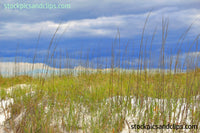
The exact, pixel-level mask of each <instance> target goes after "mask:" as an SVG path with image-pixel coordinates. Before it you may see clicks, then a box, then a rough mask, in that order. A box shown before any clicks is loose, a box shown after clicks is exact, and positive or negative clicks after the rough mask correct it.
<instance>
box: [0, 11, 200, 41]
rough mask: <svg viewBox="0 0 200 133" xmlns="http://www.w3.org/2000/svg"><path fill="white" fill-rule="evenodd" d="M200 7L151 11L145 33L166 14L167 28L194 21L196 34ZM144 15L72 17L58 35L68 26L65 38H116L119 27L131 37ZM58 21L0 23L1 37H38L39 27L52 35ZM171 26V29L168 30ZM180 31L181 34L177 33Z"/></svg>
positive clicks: (179, 27)
mask: <svg viewBox="0 0 200 133" xmlns="http://www.w3.org/2000/svg"><path fill="white" fill-rule="evenodd" d="M199 12H200V10H199V9H192V10H181V11H180V10H176V8H165V9H161V10H158V11H155V12H152V14H151V16H150V19H149V22H148V25H147V29H146V33H147V34H152V32H153V30H154V27H155V26H158V29H159V30H161V20H162V16H164V17H169V22H170V23H169V24H170V25H169V30H172V31H174V30H179V29H187V27H188V26H189V25H190V24H191V23H192V22H194V20H195V19H196V21H195V23H194V24H193V27H194V28H193V29H192V30H191V31H192V32H193V33H194V34H199V33H198V31H200V23H199V22H200V21H199V19H200V18H199V17H200V14H199ZM147 14H148V13H144V14H131V15H118V16H110V17H98V18H96V19H80V20H71V21H67V22H64V23H62V25H61V28H60V30H59V32H58V34H62V33H63V31H64V30H65V28H67V30H66V32H65V34H64V37H69V38H71V37H94V36H95V37H99V36H100V37H111V38H113V37H115V34H116V31H117V28H119V29H120V34H121V37H133V36H135V35H138V34H139V35H140V34H141V31H142V28H143V25H144V22H145V19H146V16H147ZM58 25H59V23H56V22H53V21H43V22H36V23H19V22H18V23H17V22H8V23H6V22H1V23H0V29H1V30H0V38H1V39H7V38H11V39H15V38H31V37H37V35H38V33H39V31H40V30H41V29H42V34H43V35H45V36H49V35H52V34H53V33H54V32H55V30H56V28H57V27H58ZM170 28H171V29H170ZM180 34H181V33H180Z"/></svg>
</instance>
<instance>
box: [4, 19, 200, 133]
mask: <svg viewBox="0 0 200 133" xmlns="http://www.w3.org/2000/svg"><path fill="white" fill-rule="evenodd" d="M147 21H148V17H147V20H146V22H145V25H144V28H143V33H142V37H141V44H139V46H140V51H139V59H138V62H137V64H138V67H137V68H130V69H129V71H126V70H125V69H123V67H122V66H123V64H122V65H118V67H115V66H117V65H115V64H121V63H122V62H121V60H120V59H121V58H119V60H117V61H116V58H115V57H116V55H115V54H114V52H113V53H112V60H111V64H110V66H111V67H109V68H107V69H106V68H105V69H104V68H102V69H99V68H98V69H97V68H96V69H91V70H89V69H87V68H84V67H83V68H82V69H83V70H82V71H80V72H78V73H77V74H76V75H74V74H73V73H64V72H63V71H60V73H59V74H54V73H52V74H51V75H50V76H47V72H48V70H47V69H48V68H47V67H45V66H44V68H43V69H45V70H46V73H44V74H43V75H42V76H41V75H38V76H31V75H14V76H12V77H4V76H0V88H1V90H0V97H1V104H0V105H1V111H2V112H1V115H2V117H3V116H4V117H5V118H4V119H5V120H4V121H3V123H2V125H1V127H2V128H1V130H2V131H4V132H14V133H36V132H38V133H66V132H69V133H72V132H84V133H86V132H91V133H105V132H113V133H117V132H124V133H125V132H180V131H184V132H194V133H198V132H200V130H199V129H197V128H195V125H200V82H199V81H200V69H199V54H198V55H196V57H195V60H192V59H193V58H189V57H187V56H186V57H185V59H184V62H183V65H184V66H186V69H185V70H184V71H183V66H182V65H180V64H179V58H178V56H179V53H180V50H181V48H180V47H181V43H182V41H183V40H184V35H185V34H187V32H188V30H189V28H188V29H187V30H186V32H185V33H183V36H182V37H181V38H180V39H179V40H178V44H177V46H176V48H177V51H178V52H177V55H176V56H177V58H176V57H174V56H173V55H171V57H172V56H173V59H174V58H175V60H173V59H172V58H167V59H168V60H166V58H165V52H164V51H165V43H166V39H167V33H168V23H167V21H164V20H163V27H162V43H161V50H160V51H161V52H160V60H159V61H158V62H159V63H160V68H157V69H156V70H153V69H151V60H149V61H148V62H147V61H146V59H145V51H146V49H145V48H146V45H153V38H154V35H152V42H151V43H150V44H146V43H145V40H144V38H143V36H144V31H145V26H146V23H147ZM58 29H59V27H58ZM58 29H57V30H56V32H55V34H54V35H53V37H52V40H51V42H50V44H49V49H48V50H49V51H50V49H51V48H52V47H53V46H54V45H56V44H54V43H53V40H54V39H55V38H54V37H55V35H56V33H57V31H58ZM117 38H118V39H116V40H119V41H120V33H119V31H118V35H117ZM198 39H199V36H198V37H197V38H196V40H194V43H193V44H191V45H193V46H196V47H197V48H196V53H198ZM114 45H115V44H113V46H114ZM117 45H120V44H119V43H117ZM110 51H111V52H112V51H113V50H110ZM54 52H55V50H54V47H53V53H54ZM53 53H50V52H48V53H47V59H46V62H53ZM121 56H122V55H121ZM122 59H123V57H122ZM189 59H190V60H189ZM34 60H35V57H33V64H34ZM166 62H168V63H166ZM44 63H45V62H44ZM16 64H17V63H16ZM191 64H193V66H194V67H193V68H192V69H191V68H190V67H187V66H191ZM167 65H168V68H169V69H168V70H165V66H167ZM184 68H185V67H184ZM61 69H62V68H58V70H61ZM66 70H67V69H66ZM5 102H6V104H4V103H5ZM134 124H140V125H142V124H145V125H167V124H171V125H172V124H176V125H192V126H190V128H191V129H133V125H134Z"/></svg>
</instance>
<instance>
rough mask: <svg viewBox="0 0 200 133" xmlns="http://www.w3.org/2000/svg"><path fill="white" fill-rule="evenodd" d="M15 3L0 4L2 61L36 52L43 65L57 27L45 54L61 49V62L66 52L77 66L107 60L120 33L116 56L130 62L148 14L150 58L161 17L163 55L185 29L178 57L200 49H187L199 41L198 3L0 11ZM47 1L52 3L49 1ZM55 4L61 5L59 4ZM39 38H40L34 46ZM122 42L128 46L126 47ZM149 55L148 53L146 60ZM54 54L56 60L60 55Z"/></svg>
mask: <svg viewBox="0 0 200 133" xmlns="http://www.w3.org/2000/svg"><path fill="white" fill-rule="evenodd" d="M16 2H18V3H20V2H22V1H16V0H9V1H8V0H3V1H2V2H1V3H0V5H1V6H0V12H1V14H0V18H1V21H0V46H1V49H0V59H1V60H0V61H2V60H3V61H6V59H8V60H7V61H14V60H15V57H16V56H20V57H21V59H24V60H22V61H24V62H25V61H26V60H25V59H28V58H32V57H34V54H35V51H37V55H38V56H37V58H36V62H44V59H43V58H44V57H46V56H47V53H48V46H49V44H50V41H51V38H52V36H53V34H54V33H55V31H56V29H57V28H58V27H59V25H60V28H59V30H58V32H57V33H56V36H55V38H54V42H53V44H55V45H53V46H52V48H51V50H50V51H51V52H53V51H55V52H56V53H58V52H59V51H62V53H63V55H62V56H61V57H60V58H65V57H66V55H65V54H66V53H68V54H69V55H70V58H71V59H73V60H77V62H79V61H80V60H81V59H80V56H82V57H81V58H83V59H85V60H86V59H87V58H89V60H91V61H92V60H93V61H94V60H95V61H96V60H97V58H101V59H105V58H108V59H109V58H110V57H111V48H112V44H113V43H114V40H115V38H117V39H118V40H119V35H120V44H121V45H123V46H120V47H118V46H116V48H115V52H116V54H117V53H119V51H120V53H121V54H122V55H123V54H125V53H127V55H126V57H125V59H126V61H128V59H129V58H131V59H132V60H137V58H138V51H139V46H140V43H141V37H142V30H143V27H144V23H145V20H146V18H147V16H148V14H150V16H149V19H148V22H147V25H146V28H145V32H144V42H147V44H148V47H147V51H148V50H149V49H150V43H151V38H152V36H153V34H154V31H155V29H156V34H155V39H154V42H153V44H152V53H153V54H154V57H155V58H157V56H158V55H159V54H160V48H161V44H162V20H163V19H164V21H165V22H169V27H168V36H167V40H166V51H165V52H166V55H167V54H171V55H172V56H176V54H177V51H176V50H175V51H173V49H175V47H176V46H175V45H177V44H178V43H179V39H180V37H181V36H182V35H183V33H185V32H186V31H187V29H188V28H189V27H190V26H191V28H190V30H189V32H188V33H187V35H186V36H184V39H183V43H182V48H181V51H182V53H181V54H182V55H184V54H186V53H188V52H191V53H194V52H197V51H200V50H199V47H198V49H197V50H196V49H195V46H194V47H192V48H190V47H191V45H192V44H193V43H194V40H195V39H196V41H198V40H199V34H200V32H199V31H200V2H199V1H198V0H191V1H186V0H173V1H172V0H163V1H159V0H152V1H148V0H142V1H141V0H134V1H130V0H124V1H120V0H107V1H101V2H98V3H97V2H96V1H90V0H85V1H81V0H74V1H68V2H70V4H71V8H70V9H51V10H50V9H22V10H20V9H5V8H4V4H8V3H16ZM26 2H27V3H42V2H45V1H44V0H40V1H39V0H34V1H29V0H28V1H26ZM48 2H49V3H56V2H55V1H53V0H49V1H48ZM60 2H64V1H62V0H60ZM57 3H58V2H57ZM40 32H41V34H40ZM39 34H40V40H39V43H38V44H37V41H38V36H39ZM195 43H196V42H195ZM126 44H129V45H128V48H126ZM54 48H55V49H54ZM36 49H37V50H36ZM133 49H134V51H135V52H134V53H133V52H132V51H133ZM170 50H172V52H171V53H170ZM127 51H128V52H127ZM64 53H65V54H64ZM88 53H89V57H88ZM148 54H149V53H148V52H147V56H148V57H149V56H150V55H148ZM53 56H54V57H55V58H58V57H59V54H55V55H53ZM41 57H43V58H41ZM120 58H121V57H120ZM155 62H156V61H155Z"/></svg>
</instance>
